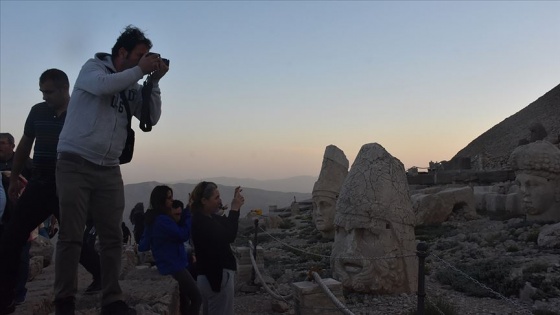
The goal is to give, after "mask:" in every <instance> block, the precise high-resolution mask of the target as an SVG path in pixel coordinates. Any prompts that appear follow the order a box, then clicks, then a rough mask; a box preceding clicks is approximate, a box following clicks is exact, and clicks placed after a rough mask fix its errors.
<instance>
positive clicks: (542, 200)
mask: <svg viewBox="0 0 560 315" xmlns="http://www.w3.org/2000/svg"><path fill="white" fill-rule="evenodd" d="M509 163H510V165H511V167H512V168H513V170H514V171H515V175H516V177H515V179H516V181H517V182H519V190H520V193H521V199H522V206H523V209H524V211H525V212H526V213H527V216H528V218H529V219H531V220H539V221H560V150H559V149H558V148H557V147H556V146H554V145H553V144H551V143H549V142H547V141H536V142H532V143H529V144H526V145H522V146H519V147H517V148H516V149H515V150H514V151H513V152H512V153H511V155H510V158H509Z"/></svg>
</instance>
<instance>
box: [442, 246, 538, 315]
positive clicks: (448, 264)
mask: <svg viewBox="0 0 560 315" xmlns="http://www.w3.org/2000/svg"><path fill="white" fill-rule="evenodd" d="M432 256H433V257H435V258H436V259H437V260H439V261H440V262H442V263H443V264H445V265H447V266H448V267H449V268H451V269H453V270H454V271H456V272H458V273H459V274H460V275H462V276H463V277H465V278H467V279H469V280H471V281H472V282H474V283H475V284H477V285H479V286H480V287H482V288H483V289H485V290H488V291H490V292H492V294H494V295H496V296H497V297H499V298H500V299H502V300H504V301H506V302H508V303H510V304H512V305H514V306H516V307H517V308H519V309H520V310H521V311H524V312H525V313H526V314H529V315H530V314H533V312H532V311H530V310H528V309H527V308H526V307H524V306H523V305H520V304H519V303H516V302H515V301H514V300H512V299H508V298H507V297H505V296H503V295H502V294H501V293H499V292H496V291H494V290H492V288H490V287H488V286H486V285H485V284H484V283H481V282H480V281H478V280H476V279H474V278H472V277H471V276H469V275H467V274H466V273H464V272H463V271H461V270H459V269H458V268H457V267H455V266H453V265H451V264H450V263H448V262H447V261H445V260H443V259H442V258H440V257H438V256H437V255H434V254H432Z"/></svg>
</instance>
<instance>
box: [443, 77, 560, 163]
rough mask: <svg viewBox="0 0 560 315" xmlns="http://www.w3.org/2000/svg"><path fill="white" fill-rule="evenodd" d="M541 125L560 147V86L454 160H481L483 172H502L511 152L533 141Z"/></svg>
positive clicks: (475, 141)
mask: <svg viewBox="0 0 560 315" xmlns="http://www.w3.org/2000/svg"><path fill="white" fill-rule="evenodd" d="M534 124H541V125H542V126H543V127H544V129H545V130H546V133H547V136H546V140H549V141H551V142H553V143H557V142H558V140H559V136H560V84H559V85H557V86H556V87H554V88H553V89H552V90H550V91H549V92H547V93H546V94H544V95H543V96H541V97H540V98H538V99H537V100H536V101H534V102H533V103H531V104H529V105H528V106H526V107H525V108H523V109H522V110H520V111H519V112H517V113H515V114H513V115H511V116H510V117H508V118H506V119H504V120H503V121H502V122H500V123H498V124H497V125H495V126H494V127H492V128H490V129H489V130H488V131H486V132H484V133H483V134H481V135H480V136H478V137H477V138H476V139H474V140H473V141H472V142H471V143H469V144H468V145H467V146H466V147H465V148H463V149H462V150H461V151H459V152H458V153H457V154H456V155H455V156H454V157H453V158H452V160H457V159H460V158H470V159H471V161H475V160H481V161H482V162H481V164H482V165H481V167H482V168H483V169H501V168H503V167H504V166H505V165H507V160H508V158H509V156H510V154H511V152H512V151H513V150H514V149H515V148H516V147H517V146H518V145H519V142H520V141H522V140H524V139H527V138H529V135H530V132H531V127H532V125H534Z"/></svg>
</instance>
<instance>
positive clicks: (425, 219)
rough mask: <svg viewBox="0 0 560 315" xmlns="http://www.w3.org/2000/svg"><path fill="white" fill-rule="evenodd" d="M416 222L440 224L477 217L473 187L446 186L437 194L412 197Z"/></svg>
mask: <svg viewBox="0 0 560 315" xmlns="http://www.w3.org/2000/svg"><path fill="white" fill-rule="evenodd" d="M411 200H412V205H413V209H414V213H415V215H416V224H417V225H420V224H439V223H442V222H445V221H447V220H448V219H450V218H453V219H466V220H472V219H475V218H476V217H477V215H476V206H475V198H474V193H473V190H472V188H470V187H466V186H465V187H461V188H446V189H443V190H442V191H439V192H437V193H435V194H429V195H428V194H417V195H412V197H411Z"/></svg>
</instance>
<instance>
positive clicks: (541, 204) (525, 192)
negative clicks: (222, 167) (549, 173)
mask: <svg viewBox="0 0 560 315" xmlns="http://www.w3.org/2000/svg"><path fill="white" fill-rule="evenodd" d="M515 180H516V181H517V182H519V186H520V187H519V188H520V193H521V198H522V205H523V209H524V211H525V212H526V213H527V214H529V215H539V214H543V213H546V212H549V211H557V212H558V213H559V215H560V208H558V206H559V205H558V203H557V202H556V200H555V199H556V198H555V195H556V194H555V190H556V189H557V186H558V181H557V180H550V179H546V178H544V177H541V176H536V175H531V174H527V173H524V172H520V173H519V174H517V176H516V177H515ZM555 208H556V209H555Z"/></svg>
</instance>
